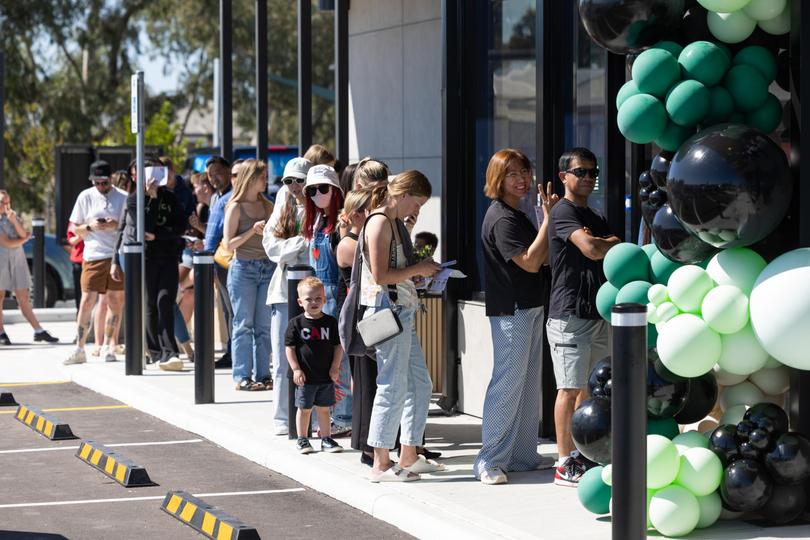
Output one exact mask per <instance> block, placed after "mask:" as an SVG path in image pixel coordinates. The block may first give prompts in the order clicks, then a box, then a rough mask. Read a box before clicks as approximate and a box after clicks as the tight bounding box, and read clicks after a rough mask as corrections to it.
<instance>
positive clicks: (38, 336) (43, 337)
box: [34, 330, 59, 343]
mask: <svg viewBox="0 0 810 540" xmlns="http://www.w3.org/2000/svg"><path fill="white" fill-rule="evenodd" d="M34 341H35V342H36V341H45V342H47V343H56V342H58V341H59V338H58V337H53V336H52V335H50V334H49V333H48V331H47V330H40V331H39V332H34Z"/></svg>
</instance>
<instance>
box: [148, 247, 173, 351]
mask: <svg viewBox="0 0 810 540" xmlns="http://www.w3.org/2000/svg"><path fill="white" fill-rule="evenodd" d="M144 266H145V272H144V281H145V282H146V347H147V349H148V350H149V356H151V357H152V360H155V361H163V360H167V359H169V358H171V357H172V356H179V354H180V351H179V350H178V348H177V341H175V339H174V305H175V299H176V298H177V284H178V281H179V275H178V269H177V258H175V257H167V258H149V259H146V263H145V265H144Z"/></svg>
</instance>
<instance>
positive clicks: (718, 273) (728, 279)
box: [706, 247, 768, 295]
mask: <svg viewBox="0 0 810 540" xmlns="http://www.w3.org/2000/svg"><path fill="white" fill-rule="evenodd" d="M767 265H768V263H766V262H765V259H763V258H762V256H761V255H760V254H759V253H757V252H756V251H754V250H751V249H748V248H744V247H740V248H730V249H724V250H723V251H721V252H720V253H718V254H717V255H715V256H714V257H712V258H711V260H710V261H709V264H708V265H707V266H706V272H708V274H709V276H710V277H711V278H712V280H713V281H714V282H715V283H717V284H718V285H734V286H735V287H739V289H740V290H741V291H742V292H744V293H745V294H746V295H749V294H751V290H752V289H753V288H754V282H756V280H757V277H758V276H759V274H760V273H761V272H762V271H763V270H765V267H766V266H767Z"/></svg>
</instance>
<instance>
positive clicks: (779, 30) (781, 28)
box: [758, 2, 790, 36]
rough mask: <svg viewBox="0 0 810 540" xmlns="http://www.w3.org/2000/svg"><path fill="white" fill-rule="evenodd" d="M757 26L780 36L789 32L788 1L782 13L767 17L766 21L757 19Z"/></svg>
mask: <svg viewBox="0 0 810 540" xmlns="http://www.w3.org/2000/svg"><path fill="white" fill-rule="evenodd" d="M758 24H759V27H760V28H762V29H763V30H765V31H766V32H768V33H769V34H773V35H775V36H781V35H782V34H787V33H788V32H790V3H789V2H788V3H787V5H786V6H785V9H783V10H782V13H780V14H779V15H777V16H776V17H774V18H773V19H768V20H767V21H759V23H758Z"/></svg>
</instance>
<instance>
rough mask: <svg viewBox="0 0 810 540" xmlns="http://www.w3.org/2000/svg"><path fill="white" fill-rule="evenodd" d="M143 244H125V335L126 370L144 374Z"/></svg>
mask: <svg viewBox="0 0 810 540" xmlns="http://www.w3.org/2000/svg"><path fill="white" fill-rule="evenodd" d="M142 261H143V246H142V245H141V244H140V243H139V242H132V243H128V244H124V296H125V297H126V299H127V301H126V302H125V303H124V335H125V336H126V340H127V347H126V355H125V357H124V362H125V364H126V365H125V367H124V372H125V373H126V374H127V375H143V360H144V354H143V276H142V274H141V270H142V266H141V265H142Z"/></svg>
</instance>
